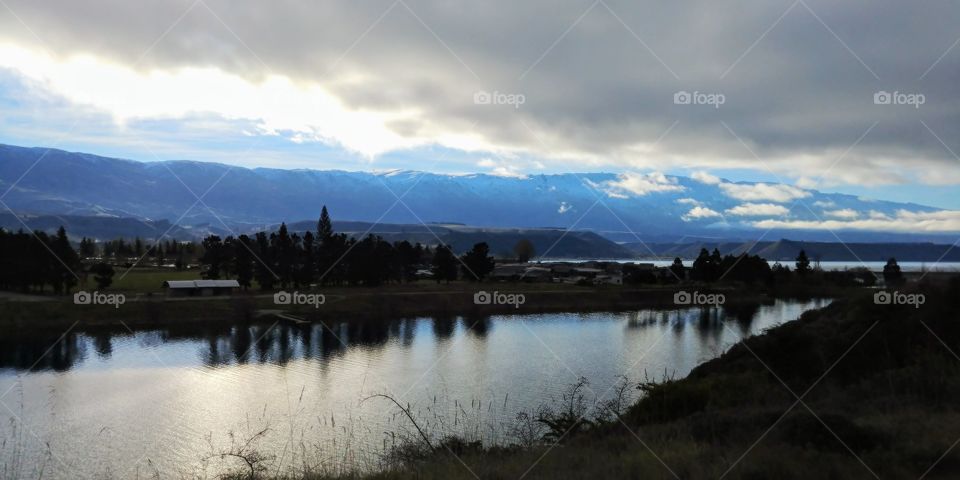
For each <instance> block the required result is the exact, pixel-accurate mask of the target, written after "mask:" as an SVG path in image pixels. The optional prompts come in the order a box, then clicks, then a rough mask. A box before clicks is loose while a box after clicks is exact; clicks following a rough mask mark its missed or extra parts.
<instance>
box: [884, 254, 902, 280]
mask: <svg viewBox="0 0 960 480" xmlns="http://www.w3.org/2000/svg"><path fill="white" fill-rule="evenodd" d="M883 281H884V283H886V284H887V285H889V286H898V285H901V284H903V281H904V279H903V272H901V271H900V265H898V264H897V259H896V258H893V257H890V259H889V260H887V264H886V265H884V266H883Z"/></svg>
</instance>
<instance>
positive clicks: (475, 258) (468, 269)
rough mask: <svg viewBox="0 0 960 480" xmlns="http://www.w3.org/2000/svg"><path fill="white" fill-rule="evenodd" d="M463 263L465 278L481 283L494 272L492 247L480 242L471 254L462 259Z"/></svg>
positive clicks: (471, 250) (464, 255)
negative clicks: (491, 254)
mask: <svg viewBox="0 0 960 480" xmlns="http://www.w3.org/2000/svg"><path fill="white" fill-rule="evenodd" d="M460 260H461V261H462V262H463V266H464V268H463V277H464V278H468V279H470V280H474V281H481V280H483V279H484V278H485V277H486V276H487V275H489V274H490V272H492V271H493V267H494V260H493V257H491V256H490V246H489V245H487V242H480V243H477V244H475V245H474V246H473V248H472V249H470V251H469V252H467V253H465V254H463V256H461V257H460Z"/></svg>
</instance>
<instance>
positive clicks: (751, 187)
mask: <svg viewBox="0 0 960 480" xmlns="http://www.w3.org/2000/svg"><path fill="white" fill-rule="evenodd" d="M720 189H721V190H723V193H725V194H726V195H727V196H728V197H731V198H735V199H737V200H744V201H759V200H770V201H774V202H781V203H782V202H789V201H790V200H796V199H798V198H805V197H809V196H810V192H808V191H806V190H804V189H802V188H797V187H794V186H792V185H783V184H775V183H721V184H720Z"/></svg>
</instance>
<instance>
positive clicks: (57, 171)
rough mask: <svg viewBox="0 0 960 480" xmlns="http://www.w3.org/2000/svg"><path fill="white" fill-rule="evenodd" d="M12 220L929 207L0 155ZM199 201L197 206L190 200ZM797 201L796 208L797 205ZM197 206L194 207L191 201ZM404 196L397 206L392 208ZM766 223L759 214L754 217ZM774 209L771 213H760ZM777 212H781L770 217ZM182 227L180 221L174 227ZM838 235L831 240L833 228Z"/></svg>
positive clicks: (811, 233)
mask: <svg viewBox="0 0 960 480" xmlns="http://www.w3.org/2000/svg"><path fill="white" fill-rule="evenodd" d="M8 190H9V193H6V195H5V196H4V199H3V201H4V203H5V204H6V205H8V206H9V207H10V208H11V209H13V210H14V211H15V212H17V213H20V214H31V215H64V214H69V215H81V216H112V217H121V218H130V217H132V218H139V219H142V220H147V221H159V219H167V220H169V221H171V222H174V221H177V220H178V219H179V222H178V223H179V225H181V226H183V227H185V228H187V227H189V228H190V229H194V230H198V231H199V230H204V229H210V230H213V231H215V230H217V229H224V230H239V229H241V228H244V226H249V225H258V224H259V225H263V224H267V223H271V224H272V223H276V222H279V221H287V222H291V221H298V220H303V219H313V218H317V217H318V216H319V211H320V207H321V206H322V205H327V206H328V207H329V209H330V212H331V214H332V216H333V218H334V219H351V220H356V221H363V222H374V221H383V222H387V223H390V224H407V225H410V224H420V223H421V222H425V223H428V224H430V223H434V222H444V223H446V222H456V223H459V224H463V225H473V226H478V227H485V228H540V227H553V228H564V229H565V228H574V229H576V230H589V231H594V232H596V233H598V234H600V235H603V236H605V237H607V238H609V239H611V240H614V241H617V242H629V241H636V240H637V237H638V236H639V237H640V238H641V239H643V240H644V241H648V240H655V239H657V238H671V239H672V238H692V237H698V238H743V239H750V238H757V237H759V236H760V235H761V232H767V235H768V237H772V238H794V239H803V240H812V241H832V240H835V237H834V236H833V233H831V232H827V231H821V230H817V229H810V230H792V229H780V228H777V229H774V230H767V229H763V230H760V229H758V228H756V227H755V226H754V223H753V222H756V221H760V220H763V219H782V218H783V212H785V211H786V212H789V213H788V217H789V219H790V220H791V221H808V222H817V221H819V219H820V218H828V214H831V213H832V214H833V215H842V216H843V217H834V218H850V216H851V215H852V216H858V217H859V218H866V216H868V215H869V216H870V217H871V218H873V217H874V216H877V217H878V218H880V217H884V216H887V217H889V216H896V215H898V214H899V213H898V212H912V213H929V212H937V211H939V209H937V208H933V207H928V206H923V205H916V204H912V203H896V202H887V201H880V200H866V199H861V198H858V197H856V196H853V195H844V194H836V193H825V192H819V191H816V190H805V189H801V188H799V187H796V186H794V185H777V184H763V185H759V184H755V183H751V182H729V181H726V180H720V179H715V180H711V181H708V182H704V181H698V180H695V179H693V178H688V177H682V176H665V175H642V174H636V173H631V174H627V173H624V174H615V173H560V174H550V175H530V176H522V177H503V176H495V175H487V174H468V175H449V174H437V173H425V172H415V171H390V172H346V171H339V170H326V171H320V170H305V169H300V170H281V169H274V168H254V169H250V168H243V167H237V166H230V165H224V164H220V163H209V162H196V161H163V162H138V161H132V160H123V159H116V158H107V157H100V156H96V155H90V154H86V153H71V152H65V151H62V150H55V149H45V148H24V147H16V146H7V145H0V192H7V191H8ZM195 195H196V196H195ZM798 195H799V196H800V198H802V204H796V205H795V204H794V202H793V201H792V200H793V199H794V198H795V197H796V196H798ZM197 196H202V202H199V201H198V200H197ZM398 197H401V198H402V201H400V200H398ZM764 212H767V213H764ZM770 212H774V213H770ZM777 212H779V213H777ZM181 217H182V218H181ZM835 230H836V229H835ZM840 234H841V236H842V238H843V240H844V241H887V242H889V241H937V242H946V241H949V242H952V241H953V240H955V239H956V234H953V235H952V236H951V235H948V234H946V233H924V232H900V233H897V232H868V231H855V230H848V231H840Z"/></svg>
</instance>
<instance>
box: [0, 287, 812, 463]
mask: <svg viewBox="0 0 960 480" xmlns="http://www.w3.org/2000/svg"><path fill="white" fill-rule="evenodd" d="M828 303H829V300H814V301H804V302H801V301H783V300H777V301H776V302H774V303H772V304H770V305H762V306H759V307H757V308H755V309H754V308H748V309H746V310H744V309H738V311H736V312H733V311H726V310H725V309H723V308H719V309H717V308H713V309H699V308H691V309H682V310H641V311H636V312H627V313H584V314H574V313H571V314H543V315H509V316H492V317H481V318H471V317H442V318H417V319H406V320H394V321H381V322H365V323H340V324H337V325H333V326H332V328H331V329H327V328H326V327H324V326H323V325H295V324H291V323H288V322H287V321H281V322H279V323H276V324H270V323H268V324H253V325H243V326H240V325H238V326H233V327H210V328H197V327H191V328H183V329H176V330H145V331H137V332H134V333H131V332H129V331H126V332H106V331H105V332H82V333H80V332H71V333H69V334H67V335H66V336H64V337H63V340H62V341H60V342H58V341H57V340H58V337H59V335H60V334H59V332H57V333H51V334H46V335H42V334H18V335H13V336H10V335H5V336H4V337H3V338H2V339H0V402H2V404H0V412H2V416H3V421H2V422H0V442H2V444H0V472H6V473H4V474H3V475H5V476H7V477H12V478H17V477H27V478H37V477H39V476H40V475H39V473H40V472H41V471H42V476H43V477H44V478H94V477H95V478H101V477H105V476H106V477H115V478H134V477H151V478H152V477H153V476H155V475H159V476H160V477H163V478H167V477H190V476H213V475H215V474H216V473H220V472H223V471H225V470H229V469H239V468H240V467H241V463H239V461H233V460H231V459H229V458H228V459H225V460H221V459H220V458H219V457H217V456H216V455H215V454H216V453H222V452H226V451H231V450H234V451H235V450H237V449H239V448H242V447H243V446H244V445H245V444H246V443H247V441H248V440H251V439H252V441H251V442H250V446H251V448H255V449H256V450H257V451H259V452H261V453H263V454H265V455H267V456H269V457H270V459H271V461H270V462H269V465H270V468H271V471H280V472H284V471H290V469H296V468H298V467H300V466H302V465H311V466H316V465H323V466H325V467H326V468H328V469H330V470H331V471H333V472H336V471H337V469H340V468H344V469H351V468H357V469H371V468H377V466H378V465H379V464H380V461H381V458H382V453H383V452H384V451H385V449H387V448H388V447H389V446H390V445H392V444H394V443H395V442H399V441H400V437H402V436H403V435H410V434H411V433H412V429H411V427H410V425H409V422H408V421H407V420H406V419H405V418H402V414H400V412H399V410H398V409H397V407H396V406H394V405H393V404H391V403H390V402H389V401H388V400H386V399H383V398H379V397H375V398H368V397H370V396H371V395H373V394H378V393H386V394H390V395H393V396H394V397H395V398H396V399H397V400H398V401H399V402H400V403H402V404H404V405H407V404H409V405H410V407H411V410H412V411H413V413H414V414H415V415H416V416H417V418H418V419H419V420H420V421H422V422H423V423H424V425H425V426H426V428H427V430H428V431H429V432H431V434H433V435H440V434H459V435H463V436H465V437H467V438H470V439H480V440H483V442H484V443H485V444H492V443H498V442H500V443H502V442H505V441H508V440H509V439H510V438H511V437H510V431H511V429H512V427H513V426H514V425H515V424H516V422H515V419H516V416H517V413H520V412H533V411H534V410H536V409H537V407H538V406H540V405H541V404H544V403H546V404H556V403H557V402H559V400H560V399H561V396H562V395H563V393H564V392H566V391H567V389H568V388H569V385H570V384H572V383H574V382H576V381H577V379H578V377H581V376H582V377H585V378H586V379H588V380H589V382H590V383H589V387H588V389H586V390H585V391H584V393H585V394H586V397H587V400H588V401H590V402H592V401H593V400H594V399H595V398H600V399H605V398H609V397H610V396H611V395H612V394H613V388H614V387H615V386H616V385H617V382H618V381H619V380H618V375H627V376H629V377H630V379H631V380H632V381H637V380H643V379H644V377H645V376H646V377H648V378H650V379H658V380H659V379H662V378H663V377H664V375H667V376H676V377H679V376H683V375H685V374H687V373H688V372H689V371H690V370H691V369H692V368H693V367H695V366H696V365H698V364H700V363H702V362H704V361H706V360H708V359H710V358H713V357H716V356H717V355H719V354H720V353H722V352H723V351H724V350H726V349H727V348H729V347H730V346H731V345H732V344H733V343H735V342H737V341H738V340H740V339H741V338H744V337H745V336H749V335H753V334H756V333H759V332H761V331H762V330H763V329H766V328H769V327H771V326H774V325H778V324H780V323H783V322H786V321H789V320H793V319H795V318H797V317H798V316H799V315H800V314H801V313H802V312H804V311H806V310H810V309H815V308H821V307H823V306H825V305H827V304H828ZM628 394H629V395H630V399H631V400H632V399H635V398H636V395H637V391H636V389H632V388H631V389H629V390H628ZM365 399H366V400H365ZM260 432H263V433H262V434H260V435H258V433H260ZM231 434H232V435H233V436H232V437H231ZM208 457H210V458H208ZM234 460H235V459H234Z"/></svg>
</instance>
